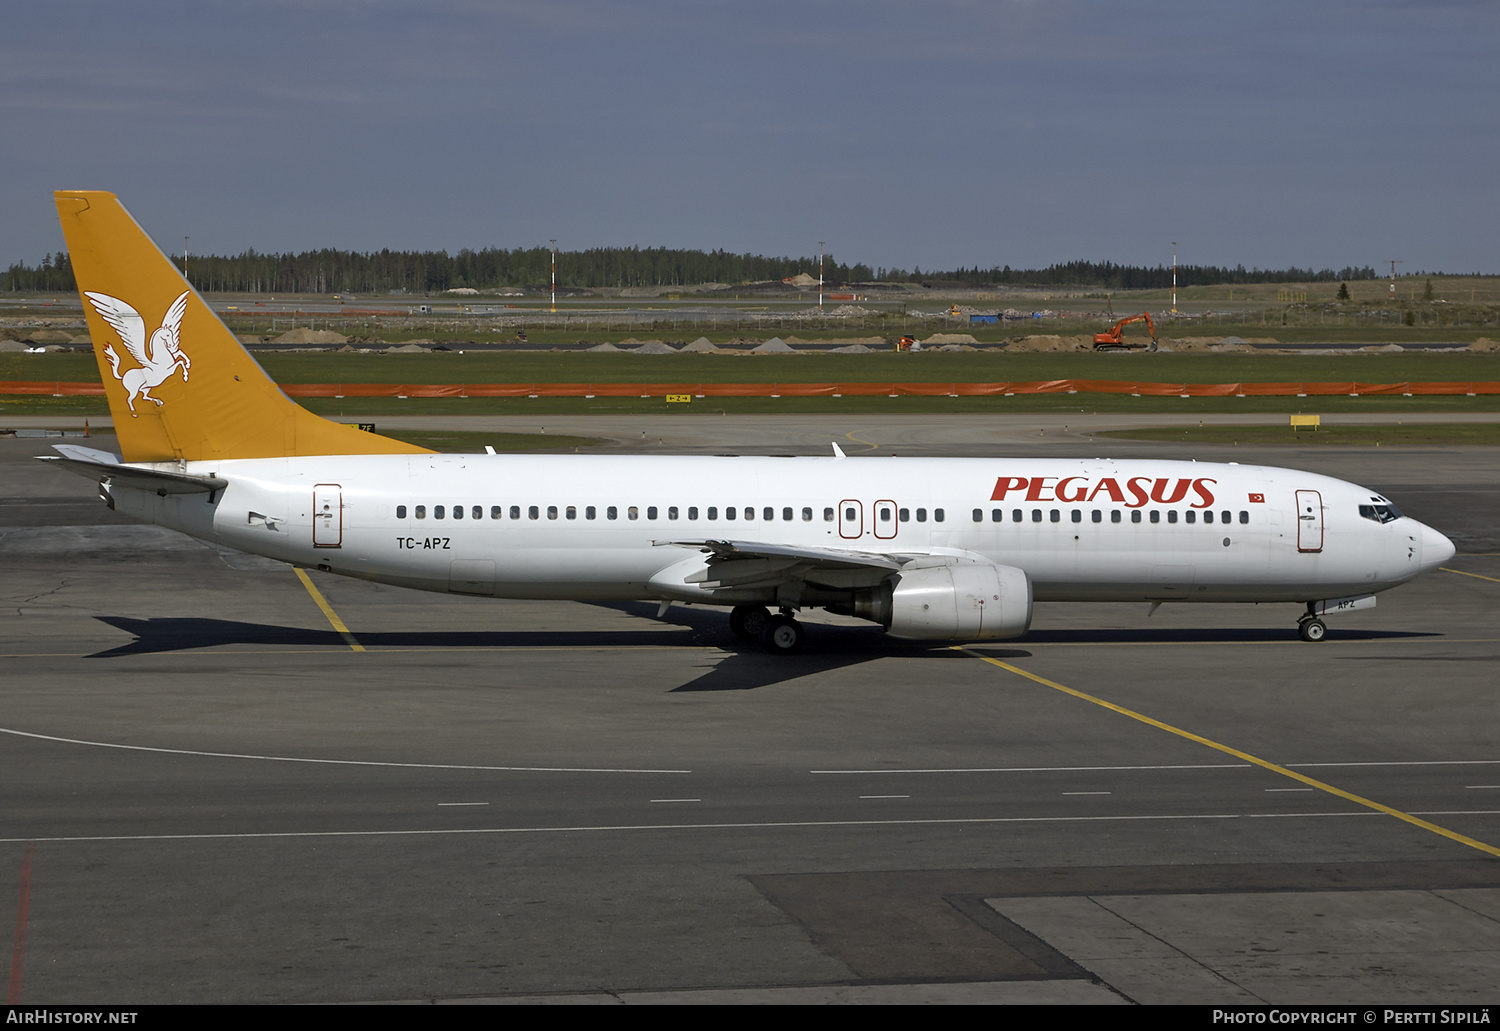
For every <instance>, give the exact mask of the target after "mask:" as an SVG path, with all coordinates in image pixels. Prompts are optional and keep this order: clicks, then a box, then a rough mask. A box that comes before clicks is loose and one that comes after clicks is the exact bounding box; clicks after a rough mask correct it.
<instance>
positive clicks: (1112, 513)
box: [1109, 508, 1120, 523]
mask: <svg viewBox="0 0 1500 1031" xmlns="http://www.w3.org/2000/svg"><path fill="white" fill-rule="evenodd" d="M1109 521H1110V522H1112V523H1118V522H1119V521H1120V510H1119V509H1118V508H1112V509H1110V510H1109Z"/></svg>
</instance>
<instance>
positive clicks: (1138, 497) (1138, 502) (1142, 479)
mask: <svg viewBox="0 0 1500 1031" xmlns="http://www.w3.org/2000/svg"><path fill="white" fill-rule="evenodd" d="M1150 482H1151V477H1149V476H1132V477H1131V478H1130V479H1129V480H1128V481H1126V483H1125V486H1126V488H1127V489H1128V490H1129V491H1130V493H1131V496H1132V497H1134V498H1135V500H1134V501H1132V502H1131V503H1130V504H1128V505H1126V506H1125V507H1126V508H1140V507H1141V506H1142V505H1144V504H1145V503H1146V502H1148V501H1150V500H1151V495H1149V494H1148V493H1146V488H1145V487H1142V486H1141V484H1143V483H1150Z"/></svg>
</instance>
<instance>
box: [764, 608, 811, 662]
mask: <svg viewBox="0 0 1500 1031" xmlns="http://www.w3.org/2000/svg"><path fill="white" fill-rule="evenodd" d="M806 639H807V634H806V633H805V632H804V631H803V630H802V624H801V623H799V622H797V621H796V620H795V619H792V618H790V617H788V616H772V617H770V618H769V619H768V620H766V626H765V629H763V630H762V631H761V632H760V646H761V647H762V648H764V649H765V650H766V651H768V652H770V653H771V654H772V655H796V654H797V653H798V652H800V651H801V650H802V645H803V644H804V643H805V642H806Z"/></svg>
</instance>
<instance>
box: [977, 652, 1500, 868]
mask: <svg viewBox="0 0 1500 1031" xmlns="http://www.w3.org/2000/svg"><path fill="white" fill-rule="evenodd" d="M954 650H955V651H960V652H963V653H964V654H965V655H972V656H973V657H974V658H976V659H980V660H982V661H984V662H988V663H989V664H990V665H991V666H999V667H1000V668H1001V669H1003V670H1006V671H1007V672H1010V673H1014V674H1015V675H1016V676H1018V677H1025V678H1026V679H1027V680H1030V681H1034V682H1035V683H1038V684H1041V685H1042V686H1043V687H1050V688H1052V689H1053V690H1054V691H1061V692H1062V693H1063V694H1067V695H1072V696H1073V697H1074V698H1080V699H1082V700H1083V701H1085V702H1092V703H1093V704H1094V705H1098V706H1102V707H1103V708H1105V709H1109V710H1110V711H1111V712H1117V713H1119V714H1120V715H1122V716H1129V717H1130V718H1131V719H1133V720H1138V721H1139V722H1141V723H1144V724H1146V725H1148V726H1152V727H1155V728H1157V729H1158V730H1165V731H1166V732H1167V733H1169V734H1176V735H1177V736H1178V737H1180V738H1185V739H1187V740H1188V741H1193V742H1196V743H1198V744H1200V745H1206V746H1207V747H1209V748H1212V749H1215V750H1216V751H1220V752H1223V753H1224V754H1226V755H1232V756H1234V757H1235V758H1236V759H1243V760H1244V761H1245V762H1248V763H1253V764H1254V765H1256V766H1259V767H1261V768H1262V769H1265V770H1270V771H1271V772H1272V773H1278V774H1280V775H1281V776H1283V777H1290V778H1291V779H1292V780H1295V781H1297V782H1299V783H1301V784H1306V785H1308V786H1309V787H1312V788H1316V789H1318V790H1319V791H1326V792H1327V793H1328V794H1330V795H1335V796H1337V797H1339V798H1342V799H1346V800H1347V801H1350V802H1353V803H1355V804H1356V805H1362V806H1364V807H1366V808H1368V809H1373V810H1375V811H1376V812H1379V813H1385V814H1386V815H1387V816H1394V817H1395V818H1396V819H1398V820H1404V821H1405V822H1407V823H1409V824H1411V825H1412V826H1414V827H1421V828H1422V829H1423V830H1426V831H1431V832H1432V833H1434V834H1440V835H1442V836H1443V837H1445V838H1448V839H1449V840H1451V841H1456V842H1458V843H1459V844H1461V845H1467V846H1469V847H1470V848H1475V849H1478V850H1479V851H1481V852H1486V853H1488V854H1490V855H1492V856H1500V848H1496V847H1495V846H1493V845H1486V844H1485V843H1484V842H1482V841H1478V840H1476V839H1474V838H1470V837H1468V836H1466V835H1463V834H1459V833H1458V832H1457V831H1450V830H1449V829H1448V828H1446V827H1439V826H1438V825H1437V824H1435V823H1429V822H1428V821H1426V820H1424V819H1422V818H1420V817H1417V816H1412V815H1411V814H1410V813H1403V812H1402V811H1401V810H1399V809H1392V808H1391V807H1390V806H1388V805H1382V804H1381V803H1379V802H1376V801H1373V800H1371V799H1368V798H1364V797H1363V796H1361V795H1356V794H1354V793H1353V792H1349V791H1345V790H1344V789H1342V788H1336V787H1334V786H1333V785H1332V784H1326V783H1324V782H1323V781H1321V780H1316V779H1314V778H1312V777H1309V776H1307V774H1305V773H1298V772H1296V771H1295V770H1289V769H1287V768H1286V767H1285V766H1278V765H1276V764H1275V763H1273V762H1267V761H1266V760H1265V759H1261V758H1259V757H1257V756H1253V755H1251V754H1250V753H1249V752H1242V751H1240V750H1239V749H1238V748H1232V747H1230V746H1229V745H1223V744H1220V743H1219V742H1217V741H1211V740H1209V739H1208V738H1206V737H1203V736H1201V735H1199V734H1194V733H1192V732H1191V731H1187V730H1183V729H1182V728H1180V727H1174V726H1172V725H1171V724H1170V723H1163V722H1162V721H1161V720H1156V719H1152V718H1151V717H1150V716H1147V715H1145V714H1143V713H1139V712H1135V711H1134V710H1132V709H1127V708H1125V707H1124V706H1123V705H1116V704H1115V703H1114V702H1107V701H1105V700H1104V699H1103V698H1097V697H1095V696H1094V695H1091V694H1086V693H1085V692H1083V691H1079V690H1076V689H1074V688H1071V687H1067V686H1065V685H1063V684H1059V683H1057V682H1056V681H1055V680H1048V679H1047V678H1046V677H1040V676H1037V675H1036V674H1035V673H1028V672H1027V671H1026V670H1024V669H1021V668H1020V667H1019V666H1012V665H1011V664H1010V663H1008V662H1001V661H1000V660H999V659H992V658H990V657H989V656H988V655H984V654H981V653H980V652H976V651H971V650H970V649H968V648H962V647H956V648H955V649H954Z"/></svg>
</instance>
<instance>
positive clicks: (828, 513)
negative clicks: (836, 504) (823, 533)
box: [823, 508, 833, 523]
mask: <svg viewBox="0 0 1500 1031" xmlns="http://www.w3.org/2000/svg"><path fill="white" fill-rule="evenodd" d="M823 522H825V523H831V522H833V509H832V508H825V509H823Z"/></svg>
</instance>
